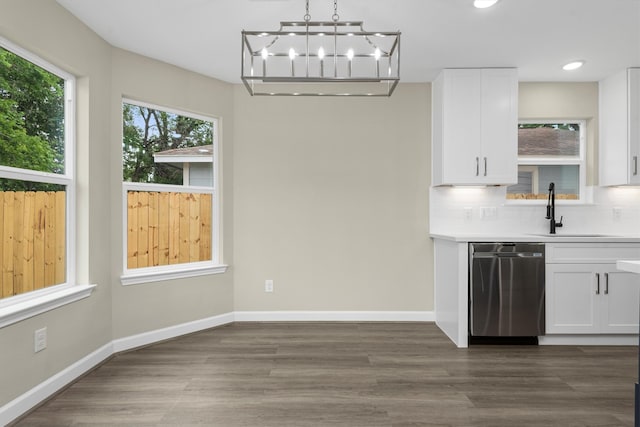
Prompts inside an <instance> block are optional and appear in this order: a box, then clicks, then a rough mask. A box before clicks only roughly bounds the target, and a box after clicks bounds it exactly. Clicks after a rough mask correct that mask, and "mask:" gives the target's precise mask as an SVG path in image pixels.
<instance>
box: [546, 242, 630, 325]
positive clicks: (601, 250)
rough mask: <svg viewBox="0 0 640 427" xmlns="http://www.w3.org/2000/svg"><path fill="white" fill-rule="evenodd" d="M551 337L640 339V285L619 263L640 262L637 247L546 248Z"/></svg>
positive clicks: (569, 245) (584, 245) (568, 245)
mask: <svg viewBox="0 0 640 427" xmlns="http://www.w3.org/2000/svg"><path fill="white" fill-rule="evenodd" d="M546 254H547V259H546V289H545V292H546V298H545V303H546V307H545V310H546V333H547V334H637V333H638V323H639V322H638V318H639V314H640V309H639V308H638V307H639V304H640V280H639V279H638V276H637V275H635V274H633V273H627V272H623V271H619V270H617V269H616V264H615V262H616V260H620V259H638V258H640V245H639V244H637V243H629V244H622V243H602V244H594V243H580V244H578V243H555V244H547V245H546Z"/></svg>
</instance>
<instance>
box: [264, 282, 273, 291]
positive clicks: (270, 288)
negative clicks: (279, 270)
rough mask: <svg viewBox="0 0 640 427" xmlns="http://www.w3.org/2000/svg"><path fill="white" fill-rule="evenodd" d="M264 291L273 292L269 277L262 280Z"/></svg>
mask: <svg viewBox="0 0 640 427" xmlns="http://www.w3.org/2000/svg"><path fill="white" fill-rule="evenodd" d="M264 291H265V292H273V280H270V279H269V280H265V281H264Z"/></svg>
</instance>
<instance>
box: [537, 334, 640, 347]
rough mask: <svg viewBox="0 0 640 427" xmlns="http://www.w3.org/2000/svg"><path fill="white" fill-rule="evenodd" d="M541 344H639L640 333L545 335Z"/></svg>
mask: <svg viewBox="0 0 640 427" xmlns="http://www.w3.org/2000/svg"><path fill="white" fill-rule="evenodd" d="M538 344H539V345H638V335H545V336H542V337H538Z"/></svg>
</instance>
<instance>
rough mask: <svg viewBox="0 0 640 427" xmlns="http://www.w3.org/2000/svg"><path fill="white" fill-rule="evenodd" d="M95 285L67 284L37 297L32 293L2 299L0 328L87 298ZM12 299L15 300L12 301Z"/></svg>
mask: <svg viewBox="0 0 640 427" xmlns="http://www.w3.org/2000/svg"><path fill="white" fill-rule="evenodd" d="M95 287H96V285H76V286H66V287H64V288H63V289H58V290H52V291H51V292H48V293H45V294H44V295H40V296H35V297H34V296H32V295H29V296H27V295H18V296H16V297H10V298H8V299H7V300H4V301H2V302H3V306H0V328H4V327H5V326H9V325H11V324H14V323H17V322H20V321H21V320H25V319H28V318H30V317H33V316H37V315H38V314H42V313H45V312H47V311H50V310H53V309H54V308H58V307H62V306H63V305H67V304H71V303H72V302H75V301H79V300H81V299H84V298H87V297H88V296H89V295H91V293H92V292H93V289H94V288H95ZM12 301H15V302H13V303H12Z"/></svg>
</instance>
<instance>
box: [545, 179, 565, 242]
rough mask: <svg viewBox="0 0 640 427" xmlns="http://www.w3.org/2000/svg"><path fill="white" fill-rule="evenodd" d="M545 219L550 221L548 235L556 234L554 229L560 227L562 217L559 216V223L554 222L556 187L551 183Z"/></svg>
mask: <svg viewBox="0 0 640 427" xmlns="http://www.w3.org/2000/svg"><path fill="white" fill-rule="evenodd" d="M545 218H546V219H548V220H550V229H549V233H551V234H556V227H562V216H560V221H558V222H556V185H555V184H554V183H553V182H550V183H549V199H548V200H547V216H546V217H545Z"/></svg>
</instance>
